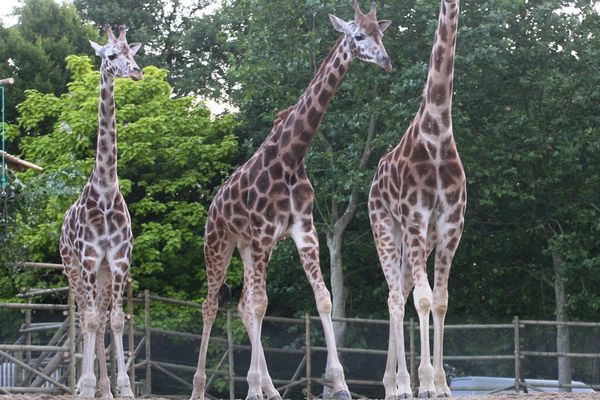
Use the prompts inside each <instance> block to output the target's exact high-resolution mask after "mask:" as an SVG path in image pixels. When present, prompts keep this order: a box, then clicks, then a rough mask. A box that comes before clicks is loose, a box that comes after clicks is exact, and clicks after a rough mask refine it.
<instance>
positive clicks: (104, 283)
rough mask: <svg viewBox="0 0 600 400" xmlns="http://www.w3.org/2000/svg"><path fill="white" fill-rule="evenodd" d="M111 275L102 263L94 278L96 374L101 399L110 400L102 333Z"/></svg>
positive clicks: (109, 298) (109, 297) (110, 290)
mask: <svg viewBox="0 0 600 400" xmlns="http://www.w3.org/2000/svg"><path fill="white" fill-rule="evenodd" d="M110 277H111V273H110V270H109V267H108V265H107V264H105V263H102V264H101V265H100V270H99V271H98V274H97V278H96V286H97V288H98V297H97V300H96V303H97V304H98V316H99V318H100V324H99V325H98V332H97V333H96V354H97V357H98V374H99V375H100V379H99V380H98V385H99V386H100V393H101V394H102V398H103V399H112V398H113V395H112V392H111V390H110V380H109V379H108V371H107V367H106V350H105V348H104V332H105V329H106V312H107V311H108V307H109V305H110V302H111V296H112V284H111V282H110V280H111V279H110Z"/></svg>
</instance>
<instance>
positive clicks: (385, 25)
mask: <svg viewBox="0 0 600 400" xmlns="http://www.w3.org/2000/svg"><path fill="white" fill-rule="evenodd" d="M377 23H378V24H379V30H381V32H382V33H383V32H385V30H386V29H387V28H389V27H390V25H391V24H392V21H390V20H388V19H382V20H381V21H379V22H377Z"/></svg>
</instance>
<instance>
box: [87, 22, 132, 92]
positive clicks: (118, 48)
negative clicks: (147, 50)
mask: <svg viewBox="0 0 600 400" xmlns="http://www.w3.org/2000/svg"><path fill="white" fill-rule="evenodd" d="M104 32H106V35H107V36H108V42H107V43H106V44H105V45H104V46H100V45H99V44H98V43H95V42H92V41H91V40H90V44H91V45H92V47H93V48H94V50H95V51H96V55H97V56H99V57H100V58H102V66H101V67H100V69H101V70H104V71H105V72H106V73H108V74H110V75H112V76H113V77H115V78H128V77H129V78H131V79H133V80H134V81H139V80H140V79H142V78H143V77H144V74H143V73H142V70H141V69H140V67H138V65H137V63H136V62H135V60H134V58H133V56H134V55H135V54H136V53H137V52H138V50H139V49H140V48H141V47H142V44H141V43H131V44H128V43H127V38H126V37H125V36H126V34H127V28H126V27H125V25H120V26H119V37H118V38H117V37H115V35H114V34H113V32H112V29H111V28H110V26H109V25H106V26H105V27H104Z"/></svg>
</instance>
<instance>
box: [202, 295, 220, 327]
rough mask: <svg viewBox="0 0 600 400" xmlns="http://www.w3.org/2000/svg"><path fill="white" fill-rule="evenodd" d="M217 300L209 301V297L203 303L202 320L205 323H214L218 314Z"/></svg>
mask: <svg viewBox="0 0 600 400" xmlns="http://www.w3.org/2000/svg"><path fill="white" fill-rule="evenodd" d="M217 308H218V305H217V302H215V301H209V299H206V300H204V303H202V321H203V323H204V325H207V324H212V323H213V322H214V320H215V317H216V316H217Z"/></svg>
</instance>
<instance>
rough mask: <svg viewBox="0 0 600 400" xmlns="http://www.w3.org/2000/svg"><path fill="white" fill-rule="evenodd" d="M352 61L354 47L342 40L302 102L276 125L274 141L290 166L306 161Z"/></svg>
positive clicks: (302, 98)
mask: <svg viewBox="0 0 600 400" xmlns="http://www.w3.org/2000/svg"><path fill="white" fill-rule="evenodd" d="M351 62H352V53H351V49H350V44H349V43H348V40H346V38H345V37H342V38H340V39H339V40H338V41H337V43H336V44H335V46H334V47H333V49H332V50H331V52H330V53H329V55H328V56H327V58H326V59H325V61H323V63H322V64H321V67H320V68H319V71H318V72H317V74H316V75H315V76H314V77H313V79H312V81H311V82H310V84H309V85H308V87H307V88H306V90H305V91H304V94H303V95H302V96H301V97H300V99H299V100H298V103H296V105H295V106H293V107H292V108H291V109H290V110H289V114H288V115H287V116H286V117H284V118H283V119H282V121H281V123H280V124H278V125H276V126H274V128H273V132H274V136H273V142H275V143H277V144H278V146H279V149H278V154H279V155H280V157H282V159H283V161H284V164H286V166H289V167H291V168H295V167H297V166H298V165H300V163H301V162H302V160H303V159H304V156H305V155H306V153H307V152H308V148H309V147H310V144H311V142H312V140H313V138H314V136H315V133H316V131H317V129H318V127H319V125H320V124H321V120H322V119H323V116H324V115H325V112H326V111H327V107H328V106H329V104H330V103H331V99H332V98H333V95H334V94H335V92H336V90H337V88H338V87H339V85H340V83H341V82H342V80H343V79H344V76H345V75H346V72H347V71H348V66H349V65H350V63H351Z"/></svg>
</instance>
